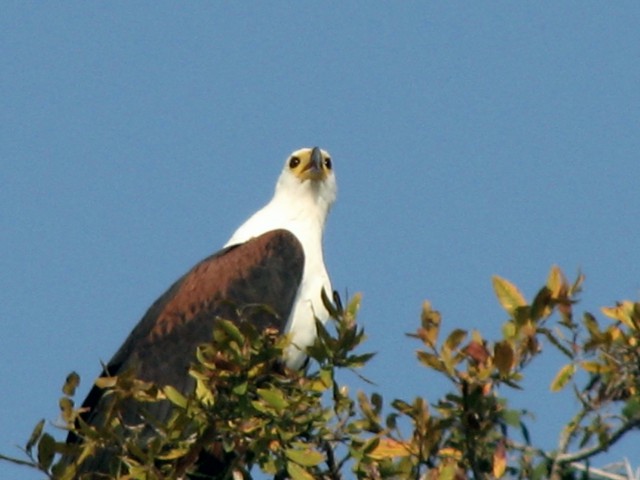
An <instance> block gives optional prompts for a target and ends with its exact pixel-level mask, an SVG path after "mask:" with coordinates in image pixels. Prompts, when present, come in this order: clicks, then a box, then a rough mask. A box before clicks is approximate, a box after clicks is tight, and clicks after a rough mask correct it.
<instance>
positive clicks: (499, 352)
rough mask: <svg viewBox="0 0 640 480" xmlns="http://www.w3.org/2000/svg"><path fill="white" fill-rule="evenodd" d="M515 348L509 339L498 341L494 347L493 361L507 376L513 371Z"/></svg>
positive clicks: (501, 373) (501, 372)
mask: <svg viewBox="0 0 640 480" xmlns="http://www.w3.org/2000/svg"><path fill="white" fill-rule="evenodd" d="M514 358H515V355H514V352H513V348H512V347H511V345H510V344H509V342H507V341H502V342H498V343H496V344H495V346H494V347H493V363H494V364H495V366H496V367H497V368H498V371H499V372H500V375H502V376H507V375H509V373H510V372H511V369H512V368H513V363H514Z"/></svg>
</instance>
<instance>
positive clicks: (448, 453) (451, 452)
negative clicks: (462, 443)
mask: <svg viewBox="0 0 640 480" xmlns="http://www.w3.org/2000/svg"><path fill="white" fill-rule="evenodd" d="M438 456H441V457H449V458H453V459H454V460H461V459H462V452H461V451H460V450H456V449H455V448H450V447H447V448H441V449H440V450H439V451H438Z"/></svg>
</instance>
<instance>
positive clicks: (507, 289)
mask: <svg viewBox="0 0 640 480" xmlns="http://www.w3.org/2000/svg"><path fill="white" fill-rule="evenodd" d="M492 281H493V290H494V291H495V293H496V297H498V301H499V302H500V305H502V308H504V309H505V310H506V311H507V312H508V313H509V314H510V315H513V314H514V313H515V312H516V309H517V308H518V307H525V306H526V305H527V301H526V300H525V299H524V296H523V295H522V293H520V290H518V288H517V287H516V286H515V285H513V284H512V283H511V282H509V281H508V280H506V279H504V278H501V277H499V276H498V275H494V276H493V278H492Z"/></svg>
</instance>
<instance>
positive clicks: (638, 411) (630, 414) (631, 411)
mask: <svg viewBox="0 0 640 480" xmlns="http://www.w3.org/2000/svg"><path fill="white" fill-rule="evenodd" d="M622 414H623V415H624V416H625V417H626V418H628V419H633V418H640V398H637V397H636V398H632V399H631V400H629V401H628V402H627V403H626V405H625V406H624V407H623V409H622Z"/></svg>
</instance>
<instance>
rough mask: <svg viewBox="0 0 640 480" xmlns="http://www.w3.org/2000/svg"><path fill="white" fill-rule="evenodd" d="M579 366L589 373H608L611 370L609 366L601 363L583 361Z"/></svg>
mask: <svg viewBox="0 0 640 480" xmlns="http://www.w3.org/2000/svg"><path fill="white" fill-rule="evenodd" d="M580 366H581V367H582V368H583V369H584V370H586V371H587V372H590V373H608V372H610V371H611V370H612V368H611V366H610V365H603V364H602V363H598V362H594V361H589V360H585V361H584V362H582V363H581V364H580Z"/></svg>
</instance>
